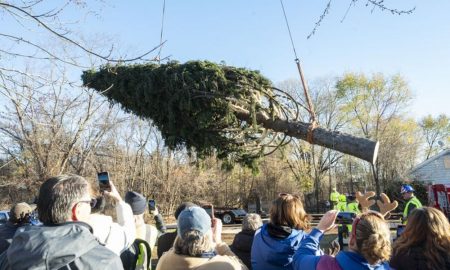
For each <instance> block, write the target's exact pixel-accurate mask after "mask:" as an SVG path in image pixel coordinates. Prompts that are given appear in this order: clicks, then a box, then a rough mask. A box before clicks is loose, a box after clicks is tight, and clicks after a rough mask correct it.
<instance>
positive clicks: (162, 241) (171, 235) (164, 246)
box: [157, 230, 177, 258]
mask: <svg viewBox="0 0 450 270" xmlns="http://www.w3.org/2000/svg"><path fill="white" fill-rule="evenodd" d="M176 237H177V231H176V230H175V231H174V232H166V233H165V234H161V235H160V236H159V238H158V244H157V245H158V258H161V256H162V255H163V253H164V252H166V251H169V249H171V248H172V246H173V242H175V238H176Z"/></svg>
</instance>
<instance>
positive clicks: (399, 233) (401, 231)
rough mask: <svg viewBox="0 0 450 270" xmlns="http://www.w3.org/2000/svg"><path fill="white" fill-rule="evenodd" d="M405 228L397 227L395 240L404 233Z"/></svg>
mask: <svg viewBox="0 0 450 270" xmlns="http://www.w3.org/2000/svg"><path fill="white" fill-rule="evenodd" d="M405 228H406V226H405V225H398V227H397V238H398V237H400V235H401V234H402V233H403V231H405Z"/></svg>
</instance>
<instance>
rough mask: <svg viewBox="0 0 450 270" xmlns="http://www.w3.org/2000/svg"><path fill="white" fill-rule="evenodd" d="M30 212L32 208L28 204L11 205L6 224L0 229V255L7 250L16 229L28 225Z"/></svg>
mask: <svg viewBox="0 0 450 270" xmlns="http://www.w3.org/2000/svg"><path fill="white" fill-rule="evenodd" d="M32 212H33V208H31V206H30V205H28V203H25V202H21V203H17V204H15V205H13V207H12V208H11V210H10V212H9V215H10V216H9V220H8V222H6V224H5V225H4V226H1V227H0V254H1V253H2V252H3V251H5V250H7V249H8V247H9V245H10V244H11V242H12V238H13V236H14V234H15V233H16V231H17V229H19V228H20V227H23V226H26V225H29V224H30V215H31V213H32Z"/></svg>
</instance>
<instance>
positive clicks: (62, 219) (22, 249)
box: [0, 175, 123, 270]
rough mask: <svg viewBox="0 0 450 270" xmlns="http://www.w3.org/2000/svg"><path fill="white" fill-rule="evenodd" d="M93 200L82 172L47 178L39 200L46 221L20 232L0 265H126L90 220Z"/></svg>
mask: <svg viewBox="0 0 450 270" xmlns="http://www.w3.org/2000/svg"><path fill="white" fill-rule="evenodd" d="M92 203H93V200H92V198H91V194H90V185H89V183H88V182H87V181H86V180H85V179H84V178H83V177H81V176H78V175H59V176H56V177H52V178H50V179H48V180H47V181H45V182H44V183H43V184H42V185H41V187H40V189H39V198H38V202H37V209H38V213H39V219H40V220H41V221H42V223H43V225H42V226H26V227H24V230H23V231H18V232H16V234H15V235H14V238H13V241H12V243H11V245H10V246H9V248H8V250H7V251H6V252H4V253H3V254H2V255H1V256H0V269H1V270H3V269H14V270H25V269H26V270H38V269H111V270H112V269H114V270H115V269H123V267H122V262H121V260H120V258H119V256H117V255H116V254H114V253H113V252H112V251H110V250H109V249H107V248H105V247H104V246H102V245H100V244H99V243H98V241H97V239H96V238H95V236H94V235H93V234H92V228H91V227H90V226H89V225H88V224H87V223H86V222H87V221H88V220H89V216H90V214H91V207H92ZM5 254H6V255H5Z"/></svg>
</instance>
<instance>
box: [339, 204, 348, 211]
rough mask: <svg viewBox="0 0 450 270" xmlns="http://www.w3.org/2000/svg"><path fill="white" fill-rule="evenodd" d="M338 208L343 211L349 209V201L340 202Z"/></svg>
mask: <svg viewBox="0 0 450 270" xmlns="http://www.w3.org/2000/svg"><path fill="white" fill-rule="evenodd" d="M337 210H339V211H341V212H345V210H347V203H346V202H338V204H337Z"/></svg>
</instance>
